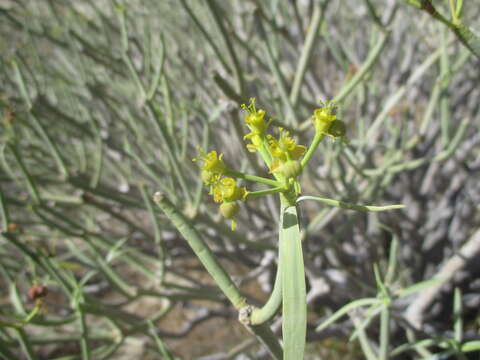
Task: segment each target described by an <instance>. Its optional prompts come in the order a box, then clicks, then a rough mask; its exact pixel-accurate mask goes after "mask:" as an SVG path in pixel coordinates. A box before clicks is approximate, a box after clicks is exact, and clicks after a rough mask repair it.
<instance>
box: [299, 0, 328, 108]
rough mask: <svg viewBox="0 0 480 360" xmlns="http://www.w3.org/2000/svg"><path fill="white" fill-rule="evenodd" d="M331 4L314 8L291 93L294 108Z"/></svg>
mask: <svg viewBox="0 0 480 360" xmlns="http://www.w3.org/2000/svg"><path fill="white" fill-rule="evenodd" d="M329 3H330V2H329V1H325V2H324V4H323V6H322V7H320V5H318V4H317V5H316V6H315V7H314V10H313V14H312V20H311V22H310V25H309V26H308V34H307V37H306V39H305V44H304V46H303V50H302V53H301V54H300V60H299V61H298V65H297V70H296V72H295V78H294V80H293V85H292V90H291V91H290V102H291V103H292V106H295V105H296V104H297V102H298V96H299V94H300V88H301V86H302V82H303V78H304V76H305V73H306V71H307V66H308V62H309V61H310V58H311V56H312V53H313V49H314V45H315V40H316V39H317V37H318V34H319V30H320V26H321V24H322V22H323V21H322V20H323V18H324V16H323V15H324V14H325V8H326V6H327V5H328V4H329Z"/></svg>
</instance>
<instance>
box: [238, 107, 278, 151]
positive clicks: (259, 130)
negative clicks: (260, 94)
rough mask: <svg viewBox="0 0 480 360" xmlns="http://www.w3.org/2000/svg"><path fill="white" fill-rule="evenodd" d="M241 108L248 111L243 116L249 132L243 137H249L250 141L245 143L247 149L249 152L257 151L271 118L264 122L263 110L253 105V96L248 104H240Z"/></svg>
mask: <svg viewBox="0 0 480 360" xmlns="http://www.w3.org/2000/svg"><path fill="white" fill-rule="evenodd" d="M242 108H243V109H244V110H246V111H248V115H247V116H245V123H246V124H247V127H248V128H249V130H250V132H249V133H248V134H247V135H245V136H244V137H243V138H244V139H249V140H250V141H251V142H252V143H251V144H248V145H247V149H248V150H249V151H251V152H255V151H258V149H259V147H260V145H261V144H262V136H263V135H264V134H265V131H266V130H267V128H268V126H269V125H270V122H271V120H269V121H268V122H265V111H264V110H257V109H256V107H255V98H250V105H248V106H247V105H245V104H243V105H242Z"/></svg>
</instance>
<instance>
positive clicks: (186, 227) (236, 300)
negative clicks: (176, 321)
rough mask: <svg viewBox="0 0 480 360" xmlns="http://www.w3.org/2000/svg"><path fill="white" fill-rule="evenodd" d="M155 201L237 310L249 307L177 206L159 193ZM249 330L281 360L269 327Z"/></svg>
mask: <svg viewBox="0 0 480 360" xmlns="http://www.w3.org/2000/svg"><path fill="white" fill-rule="evenodd" d="M153 199H154V201H155V203H156V204H157V205H158V207H159V208H160V209H161V210H162V211H163V212H164V213H165V215H166V216H167V217H168V218H169V219H170V221H171V222H172V223H173V224H174V225H175V227H176V228H177V230H178V231H179V232H180V234H182V236H183V237H184V238H185V239H186V240H187V242H188V244H189V245H190V247H191V248H192V250H193V252H194V253H195V255H197V257H198V258H199V260H200V261H201V262H202V264H203V266H205V268H206V269H207V271H208V272H209V274H210V275H211V276H212V277H213V279H214V280H215V282H216V283H217V284H218V286H219V287H220V289H221V290H222V291H223V293H224V294H225V296H226V297H227V298H228V299H229V300H230V302H231V303H232V304H233V306H234V307H235V308H236V309H241V308H243V307H245V306H247V303H246V301H245V298H244V297H243V296H242V294H241V293H240V290H239V289H238V288H237V286H236V285H235V283H234V282H233V281H232V279H231V278H230V276H229V275H228V274H227V272H226V271H225V269H224V268H223V266H222V265H221V264H220V263H219V262H218V260H217V259H216V258H215V256H214V255H213V253H212V251H211V250H210V248H209V247H208V246H207V244H206V243H205V242H204V241H203V239H202V238H201V236H200V233H199V232H198V231H197V230H196V229H195V228H194V227H193V225H192V224H191V223H190V221H189V220H188V219H187V218H186V217H185V216H184V215H183V214H181V213H180V212H179V211H178V210H177V209H176V208H175V206H174V205H173V204H172V203H171V202H170V201H169V200H168V199H167V198H166V197H165V196H163V194H161V193H159V192H157V193H155V195H154V198H153ZM248 328H249V329H250V330H251V331H252V332H253V333H254V334H255V335H256V336H257V337H258V338H259V340H260V341H261V342H262V343H263V344H264V345H265V346H266V347H267V349H268V350H269V351H270V352H271V354H272V355H273V356H274V358H275V359H280V358H281V356H282V348H281V346H280V344H279V343H278V340H277V339H276V337H275V335H274V334H273V332H272V331H271V330H270V328H269V327H268V326H266V325H259V326H252V327H248Z"/></svg>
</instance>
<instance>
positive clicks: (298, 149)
mask: <svg viewBox="0 0 480 360" xmlns="http://www.w3.org/2000/svg"><path fill="white" fill-rule="evenodd" d="M279 130H280V135H279V137H278V140H277V139H275V138H274V137H273V136H271V135H270V136H269V137H268V148H269V150H270V154H271V155H272V157H274V158H277V159H279V160H281V161H283V162H284V161H287V160H298V159H299V158H301V157H302V156H303V154H305V152H306V151H307V148H306V147H305V146H303V145H297V143H296V141H295V140H294V139H293V138H291V137H290V134H289V132H288V131H285V130H284V129H282V128H279Z"/></svg>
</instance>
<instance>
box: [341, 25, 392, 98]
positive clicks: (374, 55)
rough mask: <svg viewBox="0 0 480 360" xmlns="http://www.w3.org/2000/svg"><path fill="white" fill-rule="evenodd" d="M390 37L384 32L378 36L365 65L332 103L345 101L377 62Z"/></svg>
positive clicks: (388, 33)
mask: <svg viewBox="0 0 480 360" xmlns="http://www.w3.org/2000/svg"><path fill="white" fill-rule="evenodd" d="M389 37H390V32H388V31H384V32H382V35H381V36H380V39H379V40H378V42H377V44H376V45H375V47H374V48H373V49H372V50H371V51H370V53H369V54H368V57H367V60H365V64H363V66H362V67H361V68H360V70H359V71H357V72H356V73H355V75H354V76H353V77H352V79H351V80H350V81H349V82H348V83H347V84H346V85H345V86H344V87H343V88H342V89H341V90H340V91H339V92H338V94H337V95H336V96H335V97H334V98H333V100H332V101H333V102H335V103H340V102H342V101H343V99H345V98H346V97H347V96H348V94H350V93H351V92H352V90H353V89H355V87H356V86H357V85H358V84H359V83H360V82H361V81H362V80H363V78H364V77H365V75H366V74H367V73H368V72H369V71H370V70H371V69H372V67H373V65H375V63H376V62H377V60H378V59H379V58H380V54H381V53H382V50H383V48H384V47H385V45H386V44H387V40H388V39H389Z"/></svg>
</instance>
